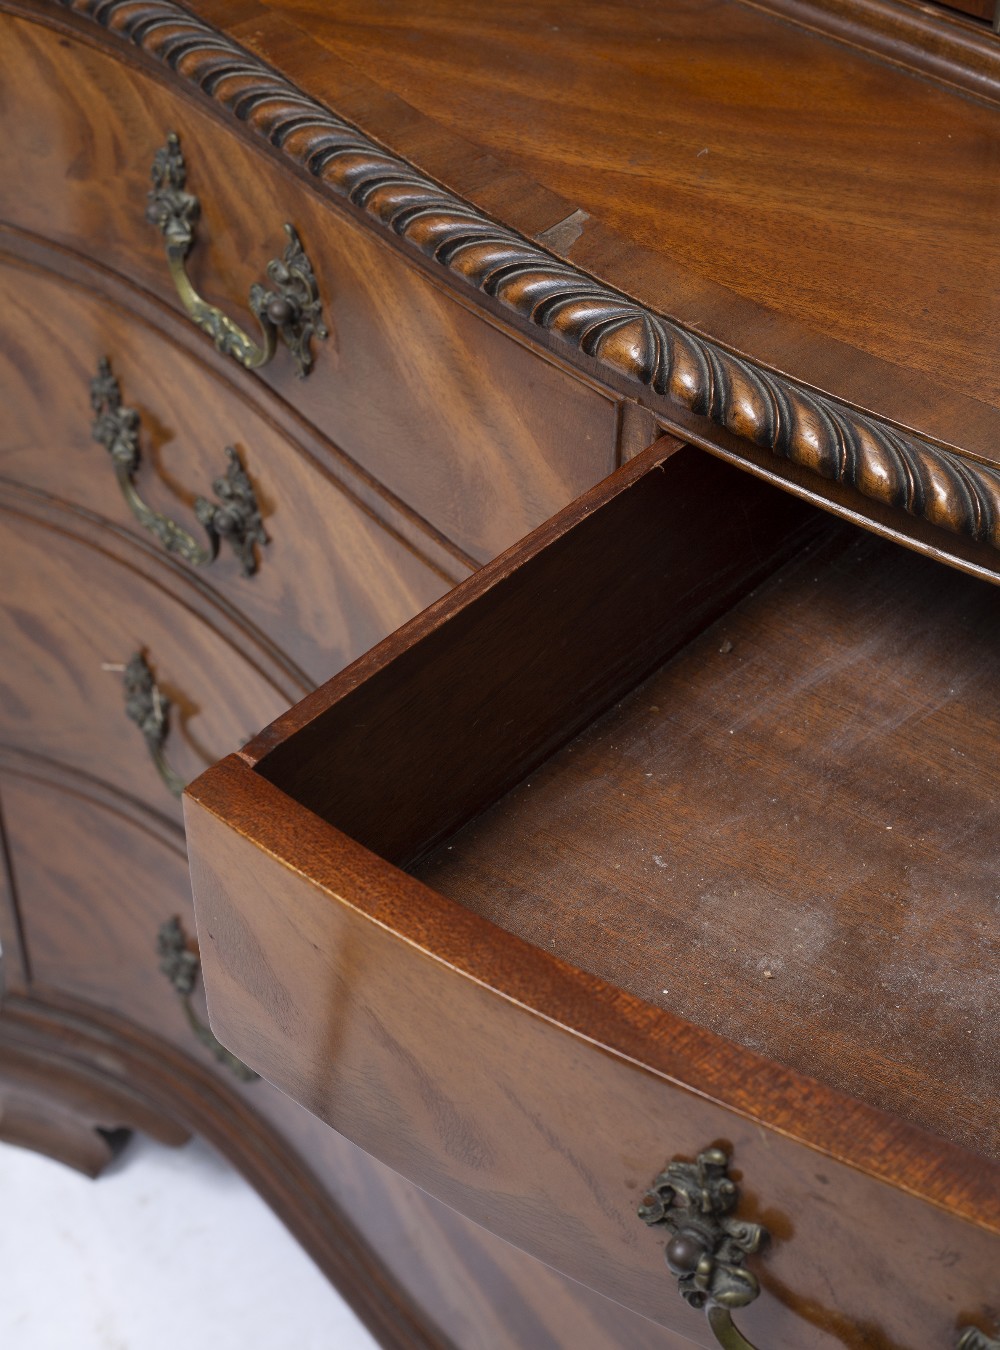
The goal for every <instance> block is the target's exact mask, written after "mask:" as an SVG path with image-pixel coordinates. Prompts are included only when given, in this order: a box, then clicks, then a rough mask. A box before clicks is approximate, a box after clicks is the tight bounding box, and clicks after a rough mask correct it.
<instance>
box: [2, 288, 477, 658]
mask: <svg viewBox="0 0 1000 1350" xmlns="http://www.w3.org/2000/svg"><path fill="white" fill-rule="evenodd" d="M0 305H2V306H3V312H4V313H5V314H6V315H7V316H10V315H14V314H27V313H32V314H33V315H34V318H33V321H32V322H31V323H30V324H24V325H22V326H21V327H20V328H19V329H18V330H17V331H16V332H10V333H9V336H8V338H7V339H6V341H5V342H4V344H3V346H2V347H0V400H2V401H3V403H4V406H6V407H14V408H17V409H18V415H17V417H16V418H11V419H9V420H8V421H7V422H6V423H5V425H4V428H3V430H2V432H0V475H3V476H4V477H6V478H11V479H15V480H17V481H18V482H21V483H25V484H27V485H29V486H31V487H35V488H39V489H42V490H44V491H45V492H46V493H49V494H51V495H52V496H54V497H56V498H58V499H60V500H65V501H67V502H70V503H72V504H74V505H77V506H83V507H85V508H86V509H87V510H88V511H93V512H95V513H96V514H98V515H100V516H102V517H104V518H105V519H107V520H108V521H109V522H110V523H113V524H114V525H115V526H117V527H124V528H126V529H129V530H133V531H135V532H136V533H137V534H138V535H139V537H140V539H141V540H142V541H143V542H144V543H148V544H149V546H150V547H151V548H152V549H153V550H155V551H162V550H163V544H162V543H161V542H160V541H158V540H157V539H156V538H155V536H153V535H151V534H150V533H149V532H148V531H147V530H144V529H143V527H142V525H141V524H140V523H139V522H138V521H137V519H136V517H135V515H134V514H133V513H132V511H131V510H130V509H129V505H128V503H127V502H126V501H125V500H124V499H123V495H122V492H121V490H120V486H119V484H118V483H117V482H116V477H115V465H114V463H113V462H112V459H111V456H110V455H109V453H108V450H107V449H106V447H105V446H104V445H102V444H99V443H98V442H96V441H95V440H94V437H93V434H92V426H93V424H94V420H95V412H94V410H93V409H92V407H91V402H90V385H91V382H92V380H93V379H94V377H95V375H96V374H97V371H98V362H99V360H100V358H102V357H106V358H109V361H110V366H111V370H112V373H113V375H114V377H115V379H116V380H117V382H118V387H119V389H120V393H121V398H122V401H123V404H124V405H126V406H127V407H129V408H131V409H134V410H135V412H136V413H137V414H138V415H139V427H138V449H139V463H138V467H137V469H136V470H135V472H134V474H133V475H132V477H133V482H134V486H135V489H136V491H137V492H138V494H139V495H140V496H141V498H142V499H143V500H144V501H145V502H146V503H147V504H148V506H149V507H150V508H151V509H152V510H154V511H156V512H157V513H158V514H160V515H161V516H163V517H167V518H169V519H171V520H173V521H175V522H176V523H177V524H178V525H179V526H180V527H181V528H182V529H183V530H184V531H186V532H187V533H188V534H189V535H191V536H192V539H193V542H195V543H196V544H197V545H198V546H199V547H202V548H204V547H205V546H206V545H207V544H208V543H209V542H210V538H209V535H208V534H207V533H206V531H205V529H204V528H203V526H202V524H201V523H200V522H199V519H198V516H197V507H196V499H197V498H198V497H202V498H204V499H207V500H209V501H211V502H213V503H217V502H219V501H220V498H219V495H218V491H217V490H216V489H215V487H214V485H215V483H216V482H217V481H218V480H219V479H220V478H224V477H225V475H226V472H227V467H228V465H229V463H230V461H229V459H228V457H227V455H226V447H227V446H234V447H235V449H236V451H237V454H238V456H239V459H240V462H241V464H242V466H243V468H244V469H245V471H246V474H247V477H248V479H249V482H250V485H251V489H252V491H253V493H254V495H255V498H256V502H257V504H258V505H259V509H260V515H261V519H262V523H263V529H264V532H265V535H266V542H265V543H263V544H261V543H257V544H255V545H253V549H252V557H251V565H253V566H255V568H256V570H255V571H254V574H253V575H252V576H246V575H244V574H243V566H242V563H241V558H240V556H239V554H238V552H237V551H236V549H234V548H233V547H231V546H230V545H229V543H228V541H227V540H226V539H225V538H223V539H222V540H221V541H220V543H219V551H218V556H217V557H216V558H215V560H214V561H213V562H210V563H208V564H207V565H202V566H199V567H197V568H196V569H195V570H196V579H197V581H198V582H199V583H200V584H205V585H208V586H210V587H212V588H213V589H214V590H216V591H218V593H219V594H220V595H221V596H224V597H225V599H226V600H227V601H229V602H230V603H231V604H233V605H235V606H236V607H237V608H239V609H240V610H241V611H242V612H243V613H245V614H246V615H247V616H248V617H250V618H251V619H252V620H253V622H254V623H255V624H256V625H257V627H259V628H260V629H261V630H262V631H263V632H265V633H266V634H267V635H268V637H270V638H271V639H272V640H273V641H274V642H276V643H277V644H278V645H279V646H280V647H281V649H282V651H283V652H284V653H285V654H286V656H287V657H288V658H289V660H290V661H291V662H292V663H294V664H295V665H297V666H298V667H299V668H300V669H301V670H303V671H304V672H305V674H306V676H307V677H308V678H309V679H311V680H320V679H324V678H326V677H328V676H329V674H330V672H331V671H333V670H337V669H339V668H340V667H341V666H343V665H344V664H346V662H347V661H349V660H351V659H352V658H353V657H355V656H357V655H359V653H361V652H363V651H366V650H367V649H368V648H369V647H370V646H372V644H373V643H375V642H377V641H378V640H379V638H381V637H384V636H385V634H386V633H388V632H391V631H392V630H393V629H394V628H396V627H398V625H399V624H400V623H402V622H404V620H406V619H408V618H409V617H410V616H411V615H412V614H414V613H416V611H418V610H420V609H422V608H423V607H424V606H425V605H427V604H429V603H430V601H431V600H433V599H436V598H437V596H438V595H440V594H441V593H442V592H443V591H444V590H446V589H447V588H448V585H449V582H448V580H446V578H445V577H443V576H442V575H441V573H440V572H439V571H438V570H436V569H435V568H434V567H433V566H432V565H431V564H430V563H428V562H427V561H425V560H424V559H423V558H421V557H420V556H419V555H418V554H417V553H416V552H415V551H414V550H413V549H411V548H409V547H407V546H406V544H404V543H403V542H402V540H401V539H399V538H398V537H397V536H396V535H394V534H392V533H390V532H389V530H388V529H384V528H382V527H381V526H380V524H379V523H378V521H377V520H376V519H373V517H372V515H371V514H370V513H369V511H367V510H364V509H363V508H362V506H361V505H360V504H359V503H358V502H357V501H356V500H355V499H354V498H352V497H350V496H348V495H347V493H346V492H344V491H342V490H340V488H339V487H338V486H337V484H336V482H335V481H334V480H333V479H332V477H331V475H330V473H329V472H328V471H327V470H326V469H324V467H323V466H321V465H320V464H319V463H317V461H316V460H315V459H312V458H310V457H308V456H307V454H306V453H305V451H304V450H303V449H302V448H301V447H298V446H296V445H294V444H293V443H291V442H289V441H288V440H287V439H286V438H285V437H284V436H283V435H282V434H281V432H280V431H279V430H278V428H277V427H276V426H275V425H274V423H273V422H271V421H270V420H269V417H268V407H267V404H268V403H269V402H270V401H271V398H270V395H269V394H268V393H267V391H266V390H264V389H261V390H260V394H261V401H260V402H257V403H256V404H251V403H250V402H249V401H248V400H247V399H246V398H245V397H241V396H240V394H239V393H238V392H237V391H236V390H235V389H234V388H233V387H232V386H231V385H229V384H228V383H227V382H225V381H224V380H222V379H219V378H218V377H216V376H214V375H212V374H211V373H210V372H209V371H207V370H205V369H203V368H202V367H200V366H199V365H198V364H197V363H196V362H195V361H194V360H193V359H192V358H191V356H190V355H188V354H187V353H185V352H184V351H182V350H180V349H178V347H177V346H176V345H175V344H174V343H173V342H171V341H170V340H169V339H168V338H167V337H166V336H165V335H164V334H162V333H158V332H157V331H155V330H154V329H152V328H150V327H149V326H148V325H147V324H145V323H141V322H137V321H136V320H135V319H134V318H132V317H130V316H129V315H127V314H125V313H123V312H122V311H121V310H120V309H119V308H117V307H116V306H115V305H113V304H110V303H108V302H107V301H104V300H102V299H101V298H100V297H98V296H96V295H94V294H91V293H89V292H87V291H84V290H81V289H78V288H76V287H67V286H65V285H64V284H63V283H62V282H61V281H60V280H59V279H58V278H56V277H52V276H49V275H46V274H44V273H39V272H37V271H35V270H33V269H30V270H29V269H27V268H24V267H20V266H16V265H13V264H11V263H9V264H8V265H6V266H0ZM453 566H454V567H455V568H456V569H458V568H459V567H460V564H458V563H457V562H453ZM460 574H461V573H460V572H459V575H460Z"/></svg>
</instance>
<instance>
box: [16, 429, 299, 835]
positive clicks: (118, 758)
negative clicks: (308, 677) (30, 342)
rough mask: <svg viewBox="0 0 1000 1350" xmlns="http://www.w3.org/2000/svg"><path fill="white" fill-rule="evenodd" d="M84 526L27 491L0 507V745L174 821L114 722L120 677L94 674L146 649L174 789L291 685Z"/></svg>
mask: <svg viewBox="0 0 1000 1350" xmlns="http://www.w3.org/2000/svg"><path fill="white" fill-rule="evenodd" d="M95 449H99V447H95ZM88 524H89V522H88V521H87V519H86V517H85V516H81V515H79V514H76V513H74V512H72V511H71V510H66V509H58V508H57V509H55V510H53V509H52V508H51V505H50V504H49V503H48V502H47V501H46V499H45V498H44V497H43V498H40V499H39V498H37V497H35V496H34V495H33V494H30V493H28V492H26V491H22V492H20V493H18V492H15V490H14V489H12V488H9V487H8V488H7V489H6V490H5V492H4V494H3V496H2V497H0V537H2V541H3V544H2V547H3V553H4V556H5V557H7V558H11V559H14V560H15V562H16V566H15V567H12V568H11V569H10V570H9V572H8V575H7V585H6V591H5V595H4V604H3V606H2V607H0V625H2V632H3V649H4V663H3V670H2V673H0V687H2V698H0V708H2V712H0V728H2V730H0V740H2V741H4V742H6V743H8V744H11V745H14V746H19V747H20V748H22V749H24V750H33V751H35V752H36V753H38V754H41V755H46V756H48V757H50V758H52V759H55V760H59V761H62V762H64V763H66V764H67V765H70V766H72V767H75V768H77V769H79V770H81V771H83V772H85V773H97V774H99V775H101V776H103V777H105V778H106V779H108V780H109V781H111V782H113V783H115V784H116V785H117V786H118V787H119V788H121V789H122V790H123V791H127V792H129V793H130V794H132V795H134V796H135V797H136V798H137V799H138V800H140V801H144V802H147V803H148V804H149V805H151V806H152V807H154V808H155V809H161V810H164V811H166V812H167V813H169V814H171V815H173V816H174V818H176V816H177V813H178V807H177V803H176V802H175V801H173V800H172V799H171V798H170V794H169V792H168V791H167V789H166V788H165V786H164V784H163V783H162V782H161V781H160V779H159V777H158V775H157V773H156V770H155V768H154V767H153V764H152V762H151V760H150V757H149V755H148V753H147V750H146V747H145V745H144V743H143V739H142V734H141V732H140V731H139V729H138V727H136V726H135V725H134V724H133V723H132V722H131V721H129V719H128V718H127V716H126V714H125V707H124V694H123V690H122V676H121V674H120V673H115V672H114V671H106V670H104V669H102V666H104V665H105V664H112V665H113V664H123V663H124V662H127V661H128V660H130V659H131V657H132V656H133V655H134V654H135V652H136V651H138V650H140V649H142V648H145V649H146V652H147V656H148V660H149V663H150V665H151V666H152V668H153V671H154V675H155V676H156V679H157V681H158V683H159V685H160V686H161V688H162V690H163V692H164V693H165V694H166V696H167V697H168V698H170V699H171V701H172V703H173V708H172V711H171V730H170V734H169V736H168V739H167V745H166V753H167V758H168V760H169V762H170V763H171V765H172V767H173V768H174V769H175V771H176V772H178V773H179V774H180V775H181V776H182V777H184V778H190V777H193V776H194V774H195V773H197V772H199V770H200V769H201V768H202V767H204V766H205V765H206V764H210V763H211V762H212V761H213V760H214V759H215V758H216V757H217V756H218V754H219V752H220V751H222V750H224V749H225V748H226V747H227V746H228V747H233V746H236V745H239V744H240V743H241V742H242V741H243V740H245V739H246V738H247V737H248V736H249V734H250V732H251V731H252V729H253V727H254V726H255V725H257V723H258V722H259V721H260V719H261V718H262V717H264V716H266V715H267V714H268V713H269V712H270V713H272V715H273V714H274V713H276V712H278V711H279V710H280V709H281V708H283V707H284V706H286V704H287V702H288V700H289V698H290V697H291V696H292V695H293V693H294V691H295V685H294V684H292V683H291V682H290V681H289V680H288V678H287V676H286V675H285V673H284V672H283V671H281V670H280V669H278V670H275V669H274V667H273V666H270V663H269V662H268V660H267V655H268V654H267V651H266V648H265V649H264V651H263V652H261V651H258V650H255V646H254V644H253V642H252V638H251V637H250V635H249V634H248V633H247V632H246V630H245V629H243V630H242V631H241V630H240V628H239V627H238V626H237V625H235V624H233V623H232V621H231V620H230V619H229V616H228V615H227V614H226V611H225V608H224V607H218V608H214V612H213V608H212V607H205V608H204V609H202V610H201V612H200V613H199V612H198V610H199V607H198V606H197V599H198V592H197V590H196V589H194V588H191V590H193V591H194V594H193V595H191V593H190V591H189V594H188V596H187V597H186V596H185V590H186V589H187V588H186V586H185V581H186V577H187V569H185V571H183V572H182V571H180V565H175V566H174V568H173V570H171V568H170V567H164V566H163V564H162V563H161V562H160V555H159V554H157V555H156V561H155V563H154V568H153V577H152V578H151V579H150V580H146V579H145V578H143V577H142V575H141V569H140V570H139V572H138V574H137V572H136V570H133V568H132V566H131V563H132V557H133V556H134V555H133V554H132V551H131V550H130V549H129V547H128V544H127V542H126V541H117V540H115V539H114V537H113V536H112V537H110V538H109V537H108V536H107V535H106V533H105V532H103V531H102V530H100V529H98V530H96V531H93V532H91V531H89V530H88V528H87V527H88ZM116 544H117V547H116ZM135 552H136V553H139V555H140V557H141V556H142V551H141V550H138V549H137V550H135ZM172 584H173V587H175V588H176V590H175V594H174V595H173V596H171V594H170V591H171V585H172ZM186 598H190V599H191V600H192V601H193V602H194V603H193V604H191V605H185V599H186ZM269 666H270V668H269ZM300 688H301V686H300Z"/></svg>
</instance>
